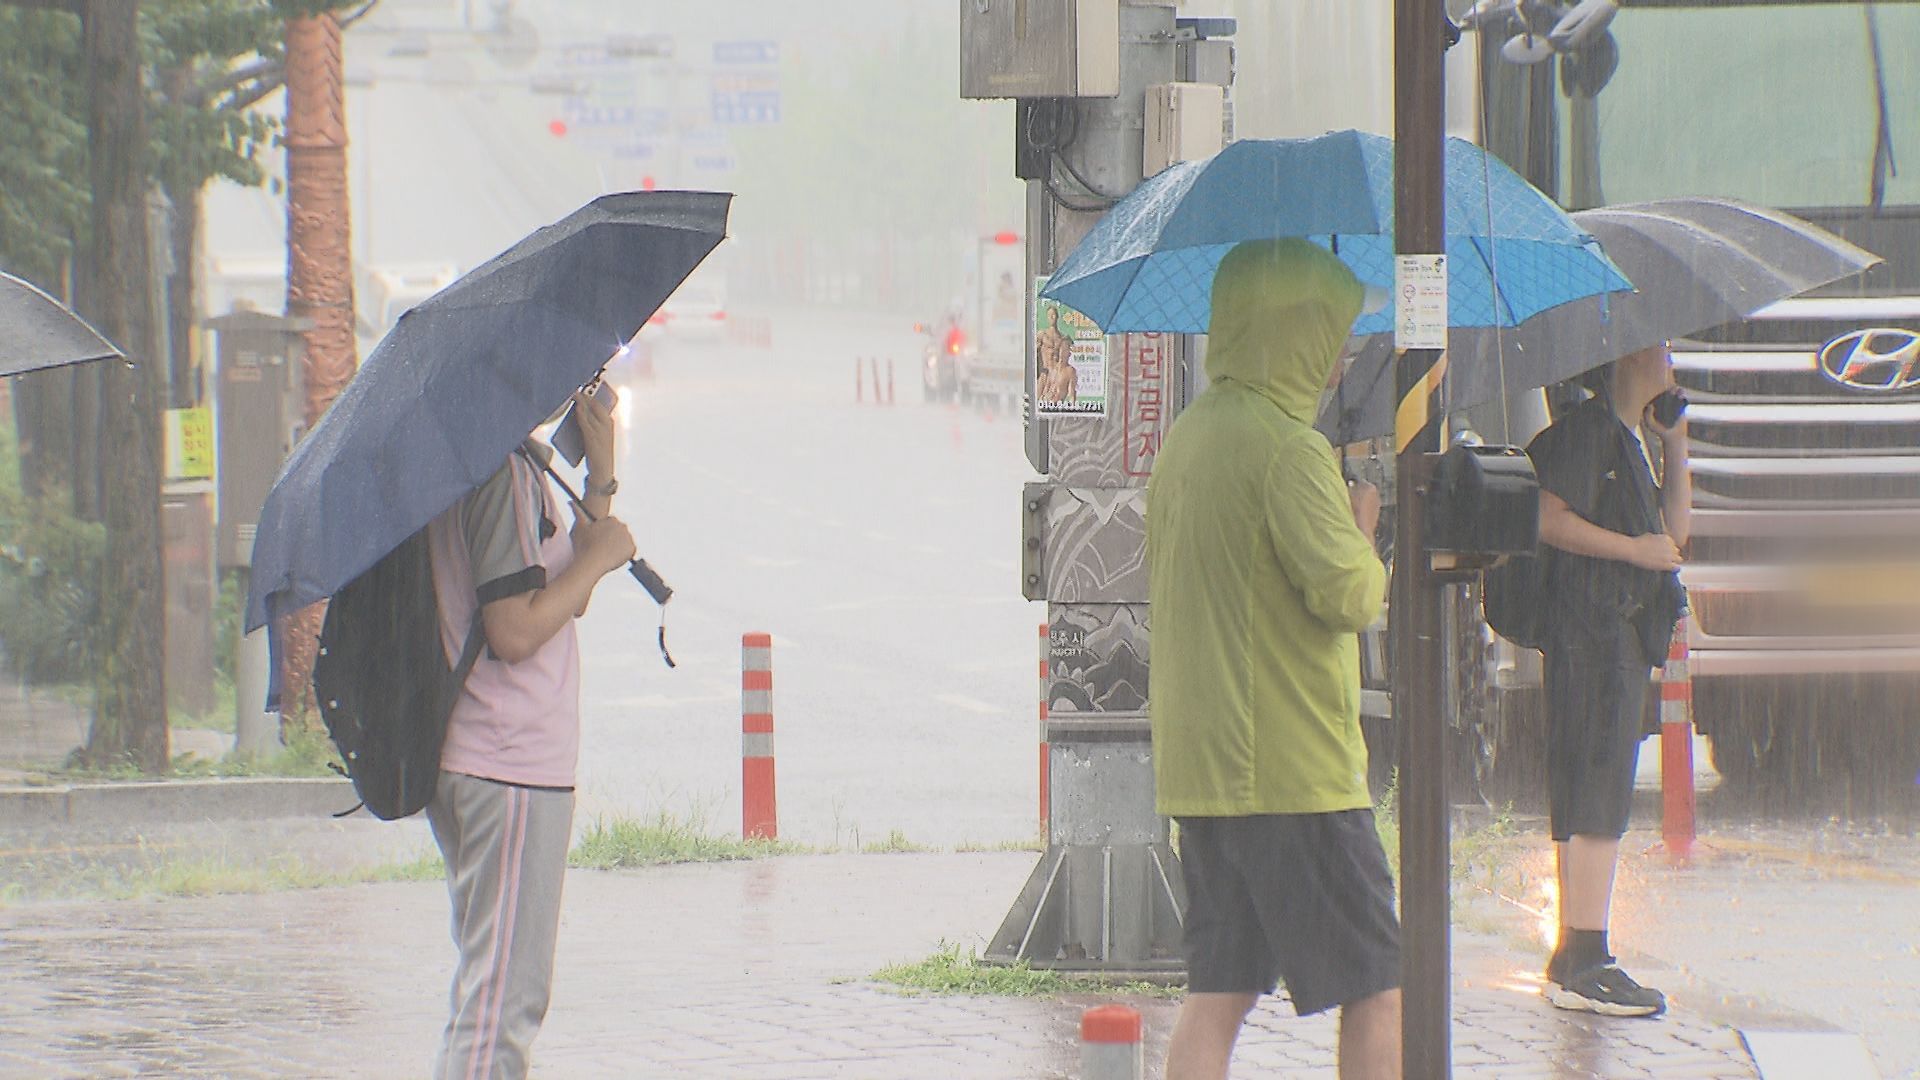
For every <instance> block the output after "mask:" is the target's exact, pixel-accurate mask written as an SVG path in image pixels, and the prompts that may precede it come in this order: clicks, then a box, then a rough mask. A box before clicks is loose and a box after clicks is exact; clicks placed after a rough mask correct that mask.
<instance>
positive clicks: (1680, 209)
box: [1318, 199, 1880, 442]
mask: <svg viewBox="0 0 1920 1080" xmlns="http://www.w3.org/2000/svg"><path fill="white" fill-rule="evenodd" d="M1573 220H1574V222H1575V223H1576V224H1578V225H1579V226H1580V227H1581V228H1583V229H1585V230H1586V231H1588V232H1590V233H1592V234H1593V235H1594V237H1595V238H1597V239H1598V240H1599V241H1600V247H1601V249H1602V250H1604V251H1605V252H1606V253H1607V255H1608V256H1609V257H1611V258H1612V259H1613V261H1614V265H1616V266H1618V267H1620V269H1621V270H1622V271H1624V272H1625V273H1626V275H1627V277H1628V278H1629V279H1631V280H1632V282H1633V285H1634V291H1633V292H1632V293H1611V294H1605V295H1601V296H1595V297H1590V298H1588V299H1585V300H1575V301H1573V302H1571V303H1567V304H1562V305H1561V306H1559V307H1555V308H1549V309H1548V310H1546V311H1543V312H1541V313H1539V314H1538V315H1535V316H1534V317H1533V318H1531V319H1528V320H1527V321H1526V322H1523V323H1521V324H1520V325H1519V326H1517V327H1511V328H1508V329H1504V330H1499V329H1494V328H1492V327H1487V328H1473V329H1459V328H1455V329H1452V330H1449V331H1448V333H1447V342H1448V348H1447V356H1448V364H1449V366H1448V369H1447V381H1446V388H1445V390H1444V394H1445V401H1446V407H1447V408H1448V409H1450V410H1451V409H1464V408H1467V407H1469V406H1472V405H1478V404H1481V403H1482V402H1487V401H1495V400H1498V399H1499V398H1501V397H1503V396H1507V395H1516V394H1520V393H1523V392H1525V391H1527V390H1532V389H1535V388H1537V387H1541V386H1551V385H1553V384H1554V383H1557V382H1561V381H1564V380H1566V379H1571V378H1573V377H1574V376H1576V375H1579V374H1580V373H1582V372H1584V371H1588V370H1590V369H1592V368H1596V367H1599V366H1600V365H1601V364H1605V363H1607V362H1609V361H1612V360H1615V359H1617V358H1619V357H1622V356H1625V355H1627V354H1628V353H1631V352H1636V351H1638V350H1640V349H1644V348H1646V347H1647V346H1649V345H1655V344H1658V343H1660V342H1662V341H1669V340H1672V339H1674V338H1680V337H1686V336H1687V335H1689V334H1696V333H1699V332H1700V331H1702V330H1706V329H1709V328H1712V327H1715V326H1719V325H1721V324H1723V323H1729V322H1733V321H1734V320H1736V319H1743V318H1746V317H1747V316H1749V315H1751V314H1753V313H1754V312H1756V311H1758V310H1760V309H1761V308H1763V307H1766V306H1767V305H1768V304H1772V303H1774V302H1776V301H1779V300H1784V299H1786V298H1787V297H1789V296H1795V295H1797V294H1799V293H1803V292H1806V291H1807V290H1809V289H1815V288H1819V287H1820V286H1822V285H1825V284H1827V283H1829V282H1832V281H1837V280H1839V279H1840V278H1843V277H1846V276H1848V275H1849V274H1858V273H1860V272H1862V271H1864V270H1866V269H1867V268H1868V267H1870V266H1872V265H1873V264H1875V263H1877V262H1879V261H1880V257H1879V256H1877V255H1875V254H1873V253H1872V252H1869V251H1865V250H1862V249H1860V248H1857V247H1855V246H1854V245H1852V244H1849V243H1847V242H1846V241H1845V240H1842V239H1840V238H1839V237H1837V236H1835V235H1833V234H1832V233H1830V232H1827V231H1826V230H1825V229H1822V228H1820V227H1818V226H1816V225H1813V224H1810V223H1808V222H1805V221H1802V220H1801V219H1799V218H1797V217H1794V216H1793V215H1791V214H1783V213H1781V212H1779V211H1777V210H1768V209H1765V208H1763V207H1758V206H1751V205H1748V204H1746V203H1740V202H1735V201H1733V200H1730V199H1664V200H1660V201H1658V202H1645V203H1633V204H1629V205H1624V206H1605V207H1601V208H1599V209H1596V210H1582V211H1580V212H1579V213H1577V214H1574V215H1573ZM1354 346H1355V348H1357V350H1358V351H1357V352H1356V353H1355V355H1354V361H1353V366H1352V367H1351V368H1350V369H1349V370H1348V371H1347V374H1346V377H1345V378H1344V379H1342V380H1341V383H1340V387H1339V389H1338V390H1337V391H1336V392H1335V394H1334V397H1333V400H1332V401H1331V402H1329V404H1328V405H1327V408H1326V410H1325V411H1324V412H1322V413H1321V415H1320V421H1319V424H1318V426H1319V428H1320V430H1321V431H1322V432H1324V433H1326V435H1327V437H1328V438H1330V439H1332V440H1334V441H1335V442H1354V441H1358V440H1360V439H1367V438H1373V437H1375V436H1379V435H1386V434H1389V433H1391V432H1392V431H1393V412H1394V385H1393V382H1394V380H1393V359H1394V356H1393V337H1392V335H1391V334H1376V335H1372V336H1369V337H1364V338H1356V339H1355V341H1354Z"/></svg>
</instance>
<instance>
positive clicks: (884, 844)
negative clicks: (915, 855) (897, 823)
mask: <svg viewBox="0 0 1920 1080" xmlns="http://www.w3.org/2000/svg"><path fill="white" fill-rule="evenodd" d="M932 850H933V849H932V848H930V847H928V846H927V845H925V844H916V843H914V842H913V841H911V840H909V839H907V834H906V833H903V832H901V831H900V830H899V829H894V830H893V831H892V832H889V833H887V836H886V839H884V840H875V841H873V842H872V843H870V844H863V845H861V847H860V852H861V854H863V855H901V854H908V853H912V852H925V851H932Z"/></svg>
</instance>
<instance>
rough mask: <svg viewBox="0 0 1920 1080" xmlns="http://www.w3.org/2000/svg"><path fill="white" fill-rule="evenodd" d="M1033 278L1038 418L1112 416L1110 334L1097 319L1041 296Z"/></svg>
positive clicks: (1042, 284) (1039, 285)
mask: <svg viewBox="0 0 1920 1080" xmlns="http://www.w3.org/2000/svg"><path fill="white" fill-rule="evenodd" d="M1046 284H1047V279H1046V278H1044V277H1037V278H1034V279H1033V411H1034V415H1035V416H1105V415H1107V335H1106V334H1105V333H1103V332H1101V330H1100V328H1099V327H1098V326H1096V325H1094V322H1093V320H1092V319H1089V318H1087V317H1086V316H1085V315H1082V314H1080V313H1079V312H1078V311H1075V310H1074V309H1072V308H1070V307H1068V306H1066V305H1065V304H1062V303H1060V302H1059V301H1058V300H1046V299H1042V298H1041V296H1040V290H1041V289H1043V288H1045V287H1046Z"/></svg>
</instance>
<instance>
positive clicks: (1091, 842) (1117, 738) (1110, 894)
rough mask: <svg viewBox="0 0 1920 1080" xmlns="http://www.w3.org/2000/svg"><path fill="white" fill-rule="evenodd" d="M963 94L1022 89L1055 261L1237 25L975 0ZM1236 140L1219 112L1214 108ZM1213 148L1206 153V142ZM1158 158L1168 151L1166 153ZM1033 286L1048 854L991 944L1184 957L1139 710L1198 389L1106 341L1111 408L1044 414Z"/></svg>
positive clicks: (1095, 1) (1032, 250)
mask: <svg viewBox="0 0 1920 1080" xmlns="http://www.w3.org/2000/svg"><path fill="white" fill-rule="evenodd" d="M961 10H962V23H963V39H964V40H963V45H962V74H961V81H962V90H961V92H962V96H964V97H972V98H1014V99H1016V100H1017V101H1018V106H1017V108H1016V124H1015V132H1014V135H1015V139H1016V151H1015V153H1016V165H1015V171H1016V174H1017V175H1018V176H1019V177H1020V178H1021V179H1023V180H1025V181H1027V266H1028V269H1029V272H1030V275H1031V276H1032V277H1034V278H1040V277H1044V276H1046V275H1047V274H1050V273H1051V272H1052V271H1053V270H1054V269H1055V268H1056V267H1057V266H1058V265H1059V263H1060V262H1061V260H1062V259H1063V258H1064V257H1065V256H1066V254H1067V253H1068V252H1069V251H1071V250H1072V249H1073V247H1074V245H1075V244H1077V243H1078V242H1079V241H1080V239H1081V238H1082V237H1084V236H1085V235H1086V233H1087V232H1088V230H1090V229H1091V228H1092V227H1093V225H1094V223H1095V222H1096V221H1098V220H1099V218H1100V216H1101V215H1102V214H1103V213H1104V212H1105V211H1106V210H1107V208H1108V207H1110V206H1111V205H1112V204H1113V203H1114V202H1116V201H1117V200H1118V199H1120V198H1121V197H1123V196H1124V195H1126V194H1127V193H1128V192H1130V191H1132V190H1133V188H1134V187H1136V186H1137V185H1138V184H1139V183H1140V181H1141V179H1142V177H1143V174H1144V173H1145V171H1146V165H1147V159H1146V154H1145V145H1144V144H1145V139H1146V133H1147V130H1148V126H1149V125H1148V124H1147V122H1146V115H1147V109H1148V103H1149V100H1150V98H1151V97H1152V95H1151V94H1150V89H1149V88H1151V87H1156V86H1161V85H1164V84H1169V83H1175V82H1209V83H1211V84H1212V85H1213V86H1215V87H1219V88H1220V90H1219V92H1218V93H1215V94H1214V95H1213V97H1214V100H1215V101H1218V100H1219V99H1220V98H1221V97H1222V96H1223V95H1224V93H1225V88H1226V87H1227V86H1228V85H1230V83H1231V81H1232V59H1231V46H1230V44H1229V43H1228V42H1227V41H1225V40H1213V41H1208V40H1205V36H1206V35H1207V34H1209V33H1211V34H1213V35H1216V36H1217V37H1221V38H1224V37H1225V36H1227V35H1230V34H1231V32H1232V31H1231V25H1232V24H1231V22H1229V21H1227V20H1197V19H1195V20H1190V19H1178V18H1176V16H1175V12H1174V8H1173V5H1172V4H1170V3H1165V2H1150V0H1139V2H1136V0H1127V2H1117V0H973V2H971V3H967V4H965V5H963V6H962V9H961ZM1211 115H1212V116H1213V119H1212V121H1211V123H1212V126H1213V128H1214V129H1215V130H1216V131H1217V134H1218V137H1217V138H1214V139H1213V140H1212V145H1211V146H1210V147H1209V150H1208V152H1211V151H1212V150H1218V149H1219V147H1220V145H1221V143H1222V141H1223V140H1224V138H1225V131H1224V126H1223V125H1221V124H1220V122H1219V113H1218V112H1215V113H1213V114H1211ZM1199 156H1204V155H1199ZM1160 164H1164V162H1161V163H1160ZM1032 284H1033V283H1032V282H1029V286H1030V287H1029V290H1028V293H1027V320H1026V322H1027V335H1028V340H1027V357H1028V360H1027V374H1026V386H1027V397H1028V400H1029V403H1030V404H1029V416H1028V422H1027V455H1028V458H1029V460H1030V461H1031V462H1032V464H1033V466H1034V468H1035V469H1036V470H1038V471H1040V472H1042V473H1045V474H1046V475H1047V479H1046V480H1045V481H1044V482H1041V483H1034V484H1029V485H1027V488H1026V490H1025V492H1024V496H1023V500H1022V502H1023V521H1024V533H1025V536H1024V545H1023V552H1022V555H1023V559H1022V568H1021V574H1022V590H1023V592H1024V594H1025V595H1026V596H1027V597H1028V598H1029V599H1035V600H1045V601H1047V622H1048V627H1049V641H1050V647H1049V658H1048V659H1049V680H1050V681H1049V687H1048V695H1047V696H1048V703H1049V709H1048V717H1047V720H1046V730H1045V733H1044V741H1045V743H1046V744H1047V746H1048V748H1049V760H1048V766H1047V767H1048V775H1049V786H1050V789H1051V819H1050V821H1049V823H1048V829H1047V850H1046V854H1045V855H1044V856H1042V858H1041V860H1040V864H1039V865H1038V866H1037V867H1036V868H1035V870H1034V873H1033V875H1032V876H1031V877H1030V878H1029V879H1028V881H1027V884H1026V887H1025V888H1024V889H1023V890H1022V892H1021V894H1020V896H1019V898H1018V899H1017V900H1016V902H1015V903H1014V906H1013V908H1012V910H1011V911H1010V912H1009V913H1008V914H1007V917H1006V919H1005V921H1004V922H1003V923H1002V924H1001V926H1000V929H999V931H998V933H996V934H995V936H994V939H993V942H992V944H991V945H990V946H989V948H988V953H987V955H988V958H989V959H990V960H993V961H998V962H1014V961H1017V960H1025V961H1028V962H1029V963H1032V964H1033V965H1034V966H1036V967H1044V968H1062V969H1083V970H1107V971H1127V970H1131V971H1148V970H1158V971H1177V970H1179V969H1181V968H1182V967H1183V964H1184V962H1183V961H1182V959H1181V957H1180V938H1181V920H1182V919H1183V918H1184V916H1185V911H1186V893H1185V887H1184V884H1183V883H1182V880H1181V877H1180V869H1179V865H1178V863H1177V861H1176V859H1175V857H1174V854H1173V850H1172V848H1171V846H1170V845H1169V844H1168V829H1167V822H1166V820H1165V819H1163V818H1161V817H1160V816H1159V815H1158V814H1156V813H1155V812H1154V803H1153V767H1152V758H1151V745H1152V743H1151V736H1150V730H1149V727H1148V718H1147V670H1148V648H1147V605H1146V601H1147V575H1146V565H1145V559H1144V558H1143V557H1142V553H1143V551H1144V549H1145V543H1146V506H1145V488H1146V482H1147V477H1148V475H1149V473H1150V472H1151V471H1152V466H1153V460H1154V456H1155V455H1156V454H1157V452H1158V450H1159V446H1160V440H1161V438H1162V437H1163V436H1164V434H1165V432H1166V429H1167V427H1168V426H1169V425H1170V424H1171V423H1172V421H1173V417H1174V415H1175V414H1176V413H1177V412H1178V411H1179V409H1180V407H1181V406H1182V405H1183V404H1184V402H1185V401H1186V400H1187V399H1188V398H1190V397H1191V396H1192V395H1193V394H1194V393H1197V387H1196V386H1195V381H1196V378H1197V364H1196V363H1195V362H1194V361H1195V350H1194V348H1193V347H1192V339H1191V338H1187V337H1183V336H1179V335H1161V334H1120V335H1114V336H1111V337H1108V338H1106V339H1105V349H1106V354H1105V355H1106V361H1105V375H1104V378H1105V381H1104V397H1105V404H1104V407H1103V409H1102V411H1100V412H1099V413H1097V414H1094V415H1076V416H1071V417H1056V418H1042V417H1040V416H1037V415H1034V413H1033V412H1032V404H1031V403H1032V401H1033V399H1034V393H1033V390H1034V379H1035V371H1034V362H1033V356H1034V350H1033V334H1034V326H1035V318H1034V310H1035V305H1034V290H1033V289H1032V287H1031V286H1032Z"/></svg>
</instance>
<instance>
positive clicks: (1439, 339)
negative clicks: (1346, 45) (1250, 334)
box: [1390, 0, 1452, 1080]
mask: <svg viewBox="0 0 1920 1080" xmlns="http://www.w3.org/2000/svg"><path fill="white" fill-rule="evenodd" d="M1446 30H1447V19H1446V10H1445V8H1444V6H1443V5H1442V3H1441V0H1395V8H1394V64H1393V70H1394V110H1393V127H1394V165H1393V168H1394V223H1393V224H1394V242H1395V244H1394V246H1395V253H1396V255H1397V260H1396V275H1395V276H1396V279H1397V280H1396V281H1395V289H1394V292H1395V298H1394V299H1395V304H1396V305H1397V307H1396V311H1395V320H1394V322H1395V334H1396V338H1397V341H1396V346H1397V347H1398V348H1401V349H1404V350H1405V351H1404V352H1403V353H1402V354H1401V356H1400V361H1399V366H1398V371H1397V373H1396V374H1397V378H1396V380H1395V381H1396V388H1397V390H1398V392H1399V401H1400V412H1399V422H1398V424H1397V425H1396V430H1395V432H1394V436H1395V448H1396V450H1397V451H1398V457H1397V459H1396V462H1395V466H1396V467H1395V474H1396V480H1397V486H1398V499H1397V505H1398V507H1399V515H1398V520H1397V525H1396V529H1395V539H1394V573H1393V595H1392V601H1391V606H1390V611H1391V612H1392V615H1391V621H1392V625H1391V627H1390V630H1391V633H1392V635H1393V714H1394V717H1395V718H1396V719H1397V720H1398V721H1399V728H1400V912H1401V915H1400V918H1401V929H1402V953H1401V957H1402V959H1401V980H1402V993H1403V995H1404V1012H1403V1015H1402V1035H1403V1058H1402V1060H1403V1064H1404V1070H1405V1076H1406V1078H1407V1080H1435V1078H1441V1077H1448V1076H1451V1075H1452V1062H1451V1040H1450V1039H1449V1036H1448V1027H1449V1020H1450V1015H1451V1012H1452V1008H1451V989H1452V986H1451V977H1450V973H1449V966H1450V965H1449V952H1450V949H1451V935H1450V927H1449V924H1448V910H1447V906H1448V873H1447V869H1448V862H1449V856H1448V850H1447V847H1448V836H1447V823H1448V820H1447V769H1446V724H1445V718H1444V716H1443V713H1442V709H1441V666H1440V647H1441V640H1440V636H1441V621H1440V607H1441V605H1440V599H1441V597H1440V591H1441V583H1440V581H1439V580H1438V579H1437V578H1436V576H1435V574H1434V573H1433V569H1432V566H1431V564H1430V563H1429V561H1428V555H1427V552H1426V545H1425V543H1424V541H1423V529H1424V522H1423V518H1424V516H1425V515H1424V508H1425V501H1426V499H1425V497H1426V491H1427V482H1428V480H1429V479H1430V478H1431V477H1432V475H1433V464H1434V461H1435V456H1434V455H1437V454H1438V452H1439V449H1440V426H1439V422H1440V415H1439V413H1438V411H1437V410H1436V409H1435V407H1434V391H1435V390H1436V389H1437V387H1438V385H1439V379H1438V377H1437V375H1438V371H1439V370H1440V368H1439V365H1440V364H1441V361H1442V357H1443V356H1444V351H1445V347H1446V321H1445V319H1446V310H1447V308H1446V277H1445V261H1444V256H1445V252H1446V237H1445V225H1444V215H1443V198H1442V195H1443V191H1444V185H1445V148H1446V141H1445V140H1446V84H1445V78H1446V76H1445V66H1444V59H1445V52H1446V45H1447V40H1446V36H1445V35H1446ZM1436 287H1437V290H1438V292H1437V297H1436V295H1435V289H1436ZM1436 299H1437V308H1436V305H1435V300H1436ZM1423 301H1424V304H1423V303H1422V302H1423ZM1436 310H1437V313H1438V325H1437V326H1436V325H1435V320H1434V314H1435V311H1436Z"/></svg>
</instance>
